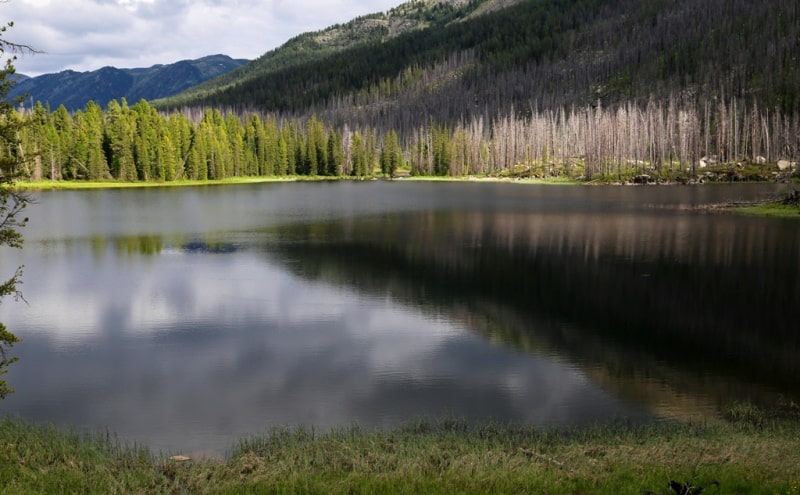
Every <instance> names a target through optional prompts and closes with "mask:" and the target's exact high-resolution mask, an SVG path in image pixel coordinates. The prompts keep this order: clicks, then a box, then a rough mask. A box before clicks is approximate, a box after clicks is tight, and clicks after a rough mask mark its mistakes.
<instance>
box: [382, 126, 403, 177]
mask: <svg viewBox="0 0 800 495" xmlns="http://www.w3.org/2000/svg"><path fill="white" fill-rule="evenodd" d="M401 160H402V154H401V151H400V144H399V142H398V139H397V133H396V132H395V131H394V130H392V131H389V133H388V134H387V135H386V137H385V138H384V142H383V149H382V150H381V172H383V174H384V175H386V176H388V177H389V178H394V174H395V173H396V172H397V167H398V166H399V165H400V162H401Z"/></svg>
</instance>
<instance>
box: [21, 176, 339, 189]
mask: <svg viewBox="0 0 800 495" xmlns="http://www.w3.org/2000/svg"><path fill="white" fill-rule="evenodd" d="M339 179H343V178H336V177H326V176H306V175H286V176H269V177H231V178H228V179H220V180H175V181H163V182H158V181H142V182H123V181H113V180H110V181H40V182H27V181H17V182H15V183H14V187H16V188H18V189H23V190H53V189H65V190H72V189H127V188H145V187H187V186H214V185H225V184H260V183H269V182H301V181H329V180H339Z"/></svg>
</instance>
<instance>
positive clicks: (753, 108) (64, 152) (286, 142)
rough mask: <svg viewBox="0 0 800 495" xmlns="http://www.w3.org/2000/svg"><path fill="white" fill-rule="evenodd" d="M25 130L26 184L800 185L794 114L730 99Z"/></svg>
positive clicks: (124, 116) (136, 109)
mask: <svg viewBox="0 0 800 495" xmlns="http://www.w3.org/2000/svg"><path fill="white" fill-rule="evenodd" d="M14 118H17V119H20V120H21V121H22V122H23V123H24V124H25V125H24V126H23V127H22V130H21V132H20V136H19V138H20V142H19V146H17V147H15V148H11V149H4V150H0V153H4V154H11V155H14V156H15V157H19V158H20V163H21V164H22V165H20V167H21V168H22V169H21V170H17V172H21V173H22V174H23V175H25V176H27V177H28V178H29V180H30V181H32V182H40V181H123V182H137V181H144V182H151V181H152V182H171V181H178V180H200V181H203V180H222V179H229V178H235V177H263V176H278V177H280V176H330V177H343V176H351V177H361V178H363V177H373V176H376V175H379V174H380V175H383V176H394V175H395V174H397V173H398V172H399V171H402V172H403V173H406V174H411V175H417V176H451V177H460V176H467V175H479V176H493V175H511V176H525V177H569V178H573V179H574V178H583V179H587V180H595V179H611V180H632V179H634V178H639V179H643V180H644V181H649V180H652V181H658V180H661V179H677V180H703V179H704V178H707V179H710V180H722V179H724V180H773V179H776V178H788V177H790V176H792V175H794V174H797V159H798V156H800V114H794V115H792V116H789V115H784V114H782V113H781V112H780V111H778V110H770V109H763V108H760V107H759V106H758V105H757V104H756V103H745V102H744V101H742V100H736V99H732V100H731V101H721V102H718V103H714V104H712V103H707V104H705V105H701V106H700V107H699V108H698V106H697V105H691V106H682V105H681V104H679V103H678V102H677V101H676V100H670V101H667V102H665V103H662V102H656V101H650V102H649V103H648V104H646V105H635V104H626V105H620V106H616V107H608V108H604V107H601V106H599V105H596V106H587V107H584V108H575V107H572V108H569V109H566V108H562V109H560V110H549V111H543V112H537V111H536V110H535V109H530V110H528V111H527V112H521V113H520V112H506V113H502V114H498V115H497V116H496V117H495V118H494V119H491V120H485V119H484V118H483V117H474V118H470V119H464V120H462V121H460V122H458V123H456V124H439V123H436V122H434V121H433V120H431V121H429V122H428V124H427V125H424V126H420V127H418V128H415V129H410V130H408V129H407V130H404V131H402V132H399V131H396V130H394V129H379V128H374V127H368V128H358V127H351V126H349V125H347V124H342V125H338V126H333V125H330V124H328V123H326V122H324V121H322V120H321V119H319V118H318V117H316V116H313V115H312V116H310V117H307V118H298V117H292V118H289V117H281V116H278V115H274V114H264V113H253V112H250V113H248V112H241V111H240V112H236V111H232V110H231V111H224V110H219V109H209V108H206V109H201V108H187V109H184V110H181V111H173V112H171V113H169V114H166V113H160V112H159V111H158V110H157V109H156V108H155V107H154V106H152V105H151V104H149V103H148V102H147V101H145V100H141V101H139V102H138V103H136V104H134V105H132V106H130V105H129V104H128V103H127V102H126V101H125V100H122V101H121V102H118V101H116V100H114V101H111V102H110V103H109V104H108V106H107V107H106V108H105V109H103V108H101V107H100V106H99V105H97V104H95V103H92V102H90V103H89V104H87V105H86V107H85V108H84V109H82V110H79V111H77V112H74V113H70V112H68V111H67V110H66V109H65V108H64V107H63V106H61V107H59V108H58V109H56V110H55V111H51V110H50V109H49V108H46V107H44V106H43V105H41V104H39V103H37V104H36V105H34V106H33V108H28V109H24V108H20V109H19V110H18V111H17V112H16V114H15V115H14Z"/></svg>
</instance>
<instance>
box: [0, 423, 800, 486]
mask: <svg viewBox="0 0 800 495" xmlns="http://www.w3.org/2000/svg"><path fill="white" fill-rule="evenodd" d="M743 411H744V412H741V411H740V414H739V416H738V417H737V418H736V422H734V423H725V422H721V423H714V424H688V423H680V424H678V423H660V424H652V425H647V426H635V425H629V424H626V423H624V422H620V423H617V424H613V425H607V426H598V427H594V428H583V429H573V430H567V431H552V430H548V431H544V430H540V429H536V428H534V427H531V426H519V425H518V426H514V425H500V424H484V425H479V426H473V425H470V424H468V423H466V422H463V421H460V420H452V419H448V420H441V421H424V420H423V421H417V422H413V423H408V424H406V425H405V426H403V427H400V428H397V429H394V430H391V431H380V430H364V429H360V428H357V427H353V428H345V429H339V430H334V431H330V432H324V433H320V432H316V431H314V430H313V429H309V428H291V429H290V428H285V429H276V430H274V431H273V432H272V433H270V434H269V435H265V436H261V437H254V438H252V439H245V440H242V441H241V442H240V443H239V444H238V445H237V446H236V447H234V449H233V450H232V452H231V453H230V456H229V459H228V460H227V461H224V462H217V463H211V462H200V461H188V462H178V461H175V460H170V459H169V458H167V457H166V456H155V457H154V456H152V455H150V454H149V453H148V452H146V451H144V450H143V449H141V448H137V447H125V446H121V445H120V444H119V442H117V441H116V440H115V439H114V438H113V437H109V436H108V435H101V436H92V437H87V436H81V435H76V434H70V433H61V432H58V431H56V430H55V429H53V428H39V427H34V426H31V425H28V424H26V423H22V422H20V421H16V420H4V421H0V492H2V493H4V494H7V493H297V492H303V493H551V494H562V493H563V494H573V493H593V494H594V493H597V494H603V493H608V494H611V493H613V494H625V493H629V494H640V493H642V492H643V491H648V490H650V491H653V492H655V493H669V489H668V487H667V483H668V482H669V480H670V479H674V480H677V481H680V482H682V483H691V484H693V485H695V486H708V485H709V484H711V483H712V482H713V481H714V480H718V481H719V483H720V487H721V490H720V493H753V494H760V493H764V494H767V493H768V494H774V493H779V494H792V495H800V494H799V493H798V480H800V464H798V463H797V452H800V422H798V420H796V419H795V420H792V421H786V420H780V421H777V420H772V419H768V418H766V417H765V416H763V415H761V414H760V413H758V411H756V412H753V411H752V410H743ZM707 493H715V491H713V488H712V489H711V491H709V492H707Z"/></svg>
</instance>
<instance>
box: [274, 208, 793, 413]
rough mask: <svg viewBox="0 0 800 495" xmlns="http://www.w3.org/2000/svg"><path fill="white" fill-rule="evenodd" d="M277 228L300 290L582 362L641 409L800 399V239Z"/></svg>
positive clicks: (535, 227) (415, 219)
mask: <svg viewBox="0 0 800 495" xmlns="http://www.w3.org/2000/svg"><path fill="white" fill-rule="evenodd" d="M787 228H788V227H787ZM278 230H279V232H278V234H279V237H280V238H281V239H284V240H286V242H284V243H279V244H278V245H277V246H275V249H276V250H278V251H281V252H282V254H284V255H285V256H287V257H289V258H292V259H295V260H299V261H300V263H293V264H290V269H291V270H293V271H295V272H297V273H298V274H300V275H302V276H304V277H307V278H312V279H322V280H325V281H327V282H333V283H337V284H346V285H353V286H356V287H358V288H359V290H361V291H364V292H367V293H372V294H379V295H391V296H392V297H395V298H398V299H401V300H404V301H408V302H409V303H411V304H413V305H419V306H421V307H429V308H433V309H434V310H435V311H437V312H438V311H441V310H442V308H445V311H446V312H447V314H449V315H450V316H451V317H455V318H457V319H458V320H460V321H464V322H465V323H466V324H467V325H468V326H469V327H470V328H473V329H476V330H478V331H480V332H481V333H484V334H485V335H487V336H488V337H489V338H491V339H492V340H497V341H502V342H504V343H507V344H510V345H513V346H515V347H517V348H521V349H525V350H529V351H536V352H544V353H548V354H558V355H564V356H567V357H568V359H570V361H576V362H579V363H585V366H584V368H585V369H586V372H587V374H588V375H589V376H592V377H593V379H595V380H597V381H599V382H601V383H603V384H604V385H607V386H611V387H612V388H613V387H616V388H617V389H618V392H619V393H620V394H623V395H626V396H630V397H634V396H635V397H638V399H639V400H643V401H647V400H649V399H648V397H647V396H649V395H653V394H655V395H659V396H663V394H660V393H658V392H657V391H655V390H654V387H655V388H657V387H659V386H660V387H662V388H663V387H664V386H667V387H669V388H672V389H673V390H677V391H679V392H680V393H679V394H677V395H683V394H686V395H691V394H699V395H702V396H705V397H709V398H715V399H714V400H713V401H714V402H716V403H717V404H718V405H720V406H725V405H727V404H726V403H727V402H728V401H730V400H731V399H732V398H733V397H742V398H751V399H753V400H758V398H759V397H761V398H762V400H765V401H767V400H770V398H771V397H772V394H773V393H774V392H775V391H778V392H781V393H784V394H789V395H793V394H796V393H797V390H798V389H800V336H798V335H797V332H796V331H795V330H794V328H795V325H796V322H797V321H800V305H798V304H791V303H790V301H800V285H799V284H800V274H798V273H797V272H798V264H797V262H796V256H797V253H798V252H800V239H798V238H797V235H796V234H795V232H796V229H792V230H790V231H789V235H782V232H781V231H780V229H776V228H774V224H768V223H765V222H763V221H759V220H757V219H756V220H752V221H751V220H749V219H741V218H733V217H727V216H717V217H711V216H686V215H683V216H670V215H653V216H643V215H641V214H640V215H637V216H634V215H630V216H625V215H616V216H613V217H611V218H605V217H603V216H602V215H592V214H584V215H576V214H571V215H560V214H553V215H534V216H532V215H521V214H483V213H474V214H471V215H453V214H448V213H437V214H428V213H421V214H418V215H414V216H408V215H405V216H403V215H396V216H392V215H386V216H380V217H377V216H376V217H372V218H362V219H358V220H347V221H345V222H342V223H317V224H303V225H292V226H288V227H280V228H278ZM647 384H650V385H647ZM659 384H660V385H659ZM643 386H644V387H646V388H647V387H649V389H642V387H643ZM770 391H772V392H770Z"/></svg>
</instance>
